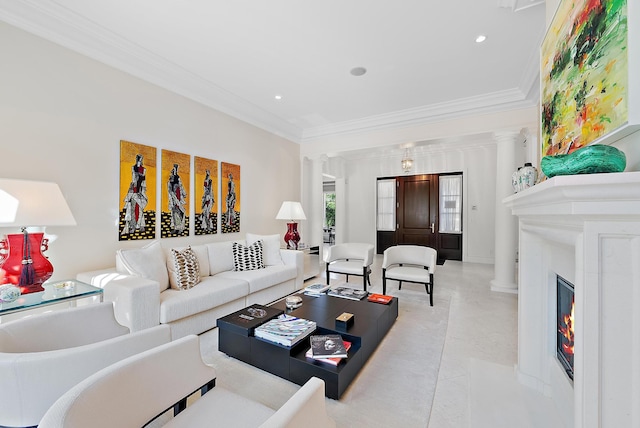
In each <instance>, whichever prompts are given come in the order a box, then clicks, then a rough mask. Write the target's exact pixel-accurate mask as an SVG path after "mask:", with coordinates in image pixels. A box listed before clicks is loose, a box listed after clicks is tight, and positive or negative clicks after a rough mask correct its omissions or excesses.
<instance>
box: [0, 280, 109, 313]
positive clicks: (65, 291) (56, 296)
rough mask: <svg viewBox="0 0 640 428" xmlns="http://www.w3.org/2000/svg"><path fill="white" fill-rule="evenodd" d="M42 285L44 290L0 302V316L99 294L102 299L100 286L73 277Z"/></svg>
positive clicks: (71, 301) (72, 301)
mask: <svg viewBox="0 0 640 428" xmlns="http://www.w3.org/2000/svg"><path fill="white" fill-rule="evenodd" d="M42 286H43V287H44V291H38V292H36V293H28V294H23V295H21V296H20V297H18V299H17V300H15V301H14V302H11V303H0V316H2V315H7V314H12V313H14V312H20V311H26V310H29V309H34V308H39V307H42V306H48V305H55V304H57V303H63V302H69V303H70V304H72V303H75V302H74V301H75V300H78V299H82V298H85V297H92V296H99V297H100V301H101V302H102V299H103V295H102V291H103V290H102V288H98V287H94V286H92V285H89V284H85V283H84V282H80V281H77V280H75V279H68V280H64V281H51V282H45V283H44V284H42Z"/></svg>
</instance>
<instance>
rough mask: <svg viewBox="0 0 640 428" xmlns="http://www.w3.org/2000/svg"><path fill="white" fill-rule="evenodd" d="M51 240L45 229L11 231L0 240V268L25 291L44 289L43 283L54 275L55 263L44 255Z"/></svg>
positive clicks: (10, 281) (12, 282)
mask: <svg viewBox="0 0 640 428" xmlns="http://www.w3.org/2000/svg"><path fill="white" fill-rule="evenodd" d="M48 243H49V240H48V239H46V238H44V234H43V233H42V232H37V233H12V234H8V235H7V236H6V238H4V239H2V240H0V268H2V269H3V270H4V271H5V280H6V281H8V282H9V283H10V284H14V285H17V286H18V287H20V291H21V292H22V294H27V293H35V292H37V291H44V288H43V287H42V283H44V282H45V281H46V280H48V279H49V278H51V275H52V274H53V265H52V264H51V262H50V261H49V259H47V257H46V256H45V255H44V254H43V252H44V251H46V250H47V249H48Z"/></svg>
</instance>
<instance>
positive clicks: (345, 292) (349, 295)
mask: <svg viewBox="0 0 640 428" xmlns="http://www.w3.org/2000/svg"><path fill="white" fill-rule="evenodd" d="M327 294H328V295H329V296H333V297H341V298H343V299H351V300H362V299H364V298H365V297H367V296H368V295H369V293H368V292H366V291H364V290H356V289H354V288H350V287H335V288H332V289H330V290H329V291H327Z"/></svg>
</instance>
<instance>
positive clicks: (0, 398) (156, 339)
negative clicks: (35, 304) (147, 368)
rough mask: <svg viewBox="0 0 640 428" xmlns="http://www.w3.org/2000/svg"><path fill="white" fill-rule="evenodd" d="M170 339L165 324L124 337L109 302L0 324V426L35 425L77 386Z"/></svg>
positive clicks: (122, 328) (125, 334) (126, 330)
mask: <svg viewBox="0 0 640 428" xmlns="http://www.w3.org/2000/svg"><path fill="white" fill-rule="evenodd" d="M158 327H159V328H158ZM170 340H171V332H170V328H169V327H167V326H157V327H153V328H150V329H147V330H142V331H140V332H136V333H129V329H128V328H127V327H124V326H122V325H120V324H118V323H117V322H116V319H115V316H114V314H113V305H112V304H111V303H96V304H89V305H85V306H80V307H75V308H69V309H61V310H54V311H51V312H47V313H43V314H38V315H34V316H31V317H28V318H22V319H18V320H15V321H10V322H8V323H3V324H0V403H1V404H0V407H1V408H2V412H0V426H5V427H31V426H35V425H38V424H39V423H40V419H41V418H42V416H43V415H44V414H45V412H46V411H47V409H49V407H51V405H52V404H53V403H54V402H55V401H56V400H57V399H58V398H60V397H61V396H62V395H63V394H64V393H65V392H66V391H68V390H69V389H70V388H71V387H73V386H74V385H76V384H77V383H78V382H80V381H82V380H83V379H85V378H86V377H88V376H89V375H91V374H93V373H95V372H97V371H98V370H100V369H102V368H104V367H106V366H108V365H110V364H112V363H114V362H116V361H119V360H121V359H123V358H126V357H128V356H130V355H134V354H137V353H138V352H142V351H145V350H147V349H150V348H153V347H155V346H158V345H160V344H163V343H167V342H169V341H170Z"/></svg>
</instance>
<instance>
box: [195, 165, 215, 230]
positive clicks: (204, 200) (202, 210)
mask: <svg viewBox="0 0 640 428" xmlns="http://www.w3.org/2000/svg"><path fill="white" fill-rule="evenodd" d="M218 165H219V164H218V161H217V160H213V159H207V158H203V157H199V156H194V158H193V173H194V185H193V187H194V192H193V193H194V220H193V227H194V235H196V236H197V235H214V234H217V233H218V219H219V217H220V216H219V215H218V202H219V200H220V198H219V197H218V196H219V191H218V189H219V183H220V181H219V174H218V173H219V170H218Z"/></svg>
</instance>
